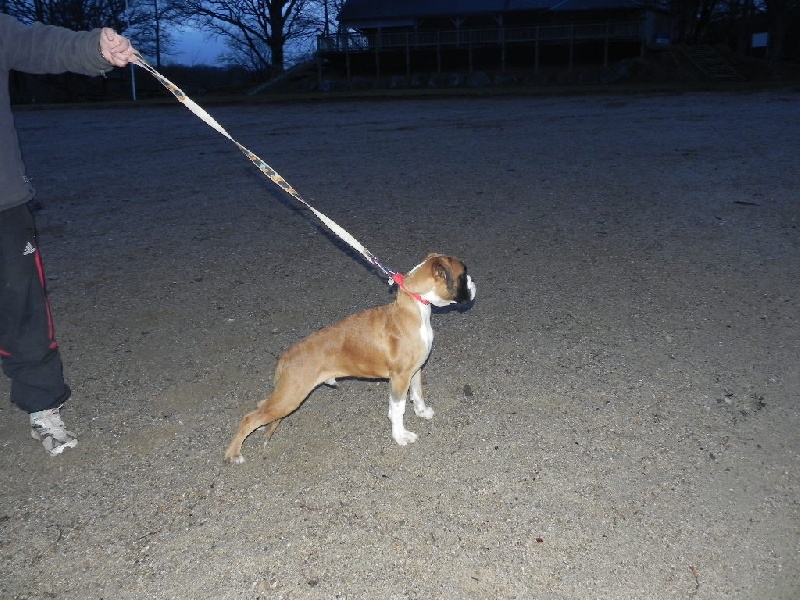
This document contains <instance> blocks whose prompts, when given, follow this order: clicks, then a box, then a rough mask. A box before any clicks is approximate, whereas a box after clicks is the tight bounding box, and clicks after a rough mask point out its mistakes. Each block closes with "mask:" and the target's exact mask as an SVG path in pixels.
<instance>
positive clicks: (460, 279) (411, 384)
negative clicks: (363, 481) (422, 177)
mask: <svg viewBox="0 0 800 600" xmlns="http://www.w3.org/2000/svg"><path fill="white" fill-rule="evenodd" d="M396 281H397V280H396ZM398 283H399V289H398V291H397V296H396V298H395V300H394V302H392V303H391V304H388V305H386V306H379V307H376V308H372V309H369V310H365V311H363V312H360V313H357V314H354V315H351V316H349V317H346V318H345V319H343V320H341V321H339V322H338V323H335V324H334V325H331V326H330V327H326V328H325V329H321V330H320V331H317V332H315V333H312V334H311V335H309V336H308V337H306V338H305V339H303V340H301V341H299V342H298V343H297V344H295V345H294V346H292V347H291V348H289V350H287V351H286V352H285V353H284V354H283V355H282V356H281V357H280V359H279V360H278V366H277V367H276V369H275V386H274V389H273V391H272V393H271V394H270V395H269V396H268V397H267V398H266V399H265V400H262V401H261V402H260V403H259V404H258V408H256V410H254V411H253V412H251V413H248V414H247V415H245V416H244V418H243V419H242V422H241V423H240V425H239V429H238V430H237V431H236V435H234V436H233V441H231V444H230V446H228V449H227V451H226V452H225V460H226V461H227V462H229V463H242V462H244V457H243V456H242V444H243V443H244V440H245V439H246V438H247V436H248V435H250V434H251V433H252V432H253V431H255V430H256V429H258V428H259V427H262V426H264V425H268V427H267V429H266V431H265V435H266V439H267V440H269V439H270V438H271V437H272V434H273V433H275V430H276V429H277V428H278V425H279V424H280V421H281V419H282V418H283V417H285V416H286V415H288V414H289V413H291V412H292V411H294V410H295V409H297V407H298V406H300V404H301V403H302V402H303V400H305V399H306V397H307V396H308V395H309V394H310V393H311V391H312V390H314V388H316V387H317V386H318V385H320V384H322V383H327V384H328V385H335V384H336V378H337V377H338V378H341V377H357V378H362V379H388V380H389V420H390V421H391V424H392V437H393V438H394V440H395V441H396V442H397V443H398V444H400V445H401V446H405V445H406V444H409V443H411V442H414V441H416V439H417V435H416V434H415V433H412V432H411V431H408V430H407V429H406V428H405V427H404V425H403V414H404V413H405V410H406V396H407V395H409V392H410V395H411V401H412V402H413V404H414V412H415V413H416V414H417V416H419V417H422V418H423V419H430V418H432V417H433V409H432V408H430V407H429V406H427V405H426V404H425V401H424V400H423V399H422V378H421V369H422V365H423V364H424V363H425V361H426V360H427V359H428V355H429V354H430V351H431V346H432V344H433V330H432V329H431V304H432V305H434V306H440V307H441V306H448V305H449V304H454V303H459V304H462V303H466V302H469V301H471V300H472V299H474V298H475V283H474V282H473V281H472V278H471V277H470V276H469V275H467V267H466V266H465V265H464V263H462V262H461V261H460V260H458V259H456V258H452V257H450V256H444V255H441V254H429V255H428V256H427V257H426V258H425V260H424V261H423V262H422V263H420V264H419V265H417V266H416V267H414V268H413V269H412V270H411V271H410V272H409V273H408V274H407V275H406V276H405V277H403V278H401V279H400V281H398Z"/></svg>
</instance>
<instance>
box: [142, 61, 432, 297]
mask: <svg viewBox="0 0 800 600" xmlns="http://www.w3.org/2000/svg"><path fill="white" fill-rule="evenodd" d="M135 64H137V65H138V66H140V67H141V68H143V69H144V70H145V71H147V72H148V73H150V74H151V75H152V76H153V77H155V78H156V80H157V81H158V82H159V83H161V85H163V86H164V87H165V88H167V90H169V91H170V92H172V95H173V96H175V97H176V98H177V99H178V101H179V102H180V103H181V104H183V105H184V106H186V108H188V109H189V110H190V111H192V112H193V113H194V114H195V115H197V116H198V117H199V118H200V119H201V120H202V121H203V122H204V123H206V125H208V126H209V127H211V128H212V129H215V130H217V131H218V132H219V133H220V134H222V135H223V136H225V137H226V138H228V139H229V140H230V141H231V142H233V143H234V144H235V145H236V147H237V148H239V150H241V151H242V153H243V154H244V155H245V156H246V157H247V158H249V159H250V162H252V163H253V164H254V165H255V166H256V167H258V170H259V171H261V172H262V173H263V174H264V175H266V176H267V177H269V178H270V180H271V181H272V182H273V183H274V184H275V185H277V186H278V187H279V188H281V189H282V190H283V191H284V192H286V193H287V194H289V195H290V196H291V197H292V198H294V199H295V200H297V201H298V202H300V203H301V204H302V205H303V206H305V207H306V208H308V209H309V210H310V211H311V212H313V213H314V214H315V215H316V216H317V218H318V219H319V220H320V221H322V222H323V223H324V224H325V225H326V226H327V227H328V229H330V230H331V231H332V232H333V233H335V234H336V235H337V236H339V238H340V239H342V240H344V241H345V242H347V243H348V244H349V245H350V246H351V247H352V248H353V249H355V250H356V251H358V253H359V254H361V256H363V257H364V258H366V259H367V261H368V262H369V263H370V264H371V265H374V266H376V267H378V268H379V269H380V270H381V271H383V273H384V275H387V276H388V277H389V285H392V283H396V284H397V285H398V287H400V288H402V289H403V290H404V291H405V292H406V293H407V294H409V295H410V296H412V297H414V298H416V299H417V300H419V301H420V302H422V303H423V304H429V303H428V301H427V300H425V299H423V298H422V297H421V296H420V295H419V294H415V293H414V292H410V291H409V290H407V289H406V288H405V286H404V285H403V278H404V276H403V274H402V273H398V272H396V271H392V270H391V269H389V268H387V267H385V266H384V265H382V264H381V263H380V261H379V260H378V258H377V257H376V256H375V255H374V254H373V253H372V252H370V251H369V250H367V249H366V248H365V247H364V246H363V244H361V242H359V241H358V240H357V239H356V238H354V237H353V236H352V235H350V234H349V233H348V232H347V230H345V229H344V228H343V227H342V226H340V225H339V224H338V223H336V222H335V221H334V220H333V219H330V218H329V217H327V216H326V215H325V214H323V213H321V212H320V211H318V210H317V209H316V208H314V207H313V206H311V205H310V204H309V203H308V202H306V201H305V199H304V198H303V197H302V196H301V195H300V194H299V192H298V191H297V190H295V189H294V188H293V187H292V186H291V185H290V184H289V182H288V181H286V180H285V179H284V178H283V177H281V175H280V174H279V173H278V172H277V171H276V170H275V169H273V168H272V167H270V166H269V165H268V164H267V163H266V162H264V161H263V160H262V159H261V158H259V157H258V156H257V155H256V154H254V153H253V152H251V151H250V150H249V149H247V148H246V147H245V146H243V145H242V144H240V143H239V142H237V141H236V140H235V139H234V138H233V136H231V134H229V133H228V132H227V131H226V130H225V128H224V127H222V125H220V124H219V123H218V122H217V121H216V120H215V119H214V118H213V117H212V116H211V115H210V114H208V112H206V111H205V110H204V109H203V108H202V107H200V106H199V105H198V104H197V103H196V102H195V101H194V100H192V99H191V98H189V96H187V95H186V94H185V93H184V92H183V90H182V89H181V88H179V87H178V86H177V85H175V84H174V83H172V82H171V81H170V80H169V79H167V78H166V77H164V76H163V75H162V74H161V73H159V72H158V71H156V69H155V68H153V67H152V66H151V65H150V64H149V63H148V62H147V61H146V60H145V59H144V58H143V57H142V55H141V54H138V53H137V54H136V57H135Z"/></svg>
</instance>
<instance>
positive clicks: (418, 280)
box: [405, 254, 475, 306]
mask: <svg viewBox="0 0 800 600" xmlns="http://www.w3.org/2000/svg"><path fill="white" fill-rule="evenodd" d="M405 284H406V286H407V287H408V289H409V290H411V291H413V292H416V293H417V294H419V295H420V296H421V297H422V298H423V299H424V300H427V301H428V302H430V303H431V304H433V305H434V306H447V305H449V304H456V303H458V304H463V303H466V302H470V301H471V300H474V299H475V282H474V281H472V277H470V276H469V275H467V266H466V265H465V264H464V263H463V262H461V261H460V260H458V259H457V258H453V257H452V256H445V255H443V254H429V255H428V256H427V257H426V258H425V260H424V261H422V262H421V263H420V264H418V265H417V266H416V267H414V268H413V269H411V271H409V273H408V275H407V276H406V279H405Z"/></svg>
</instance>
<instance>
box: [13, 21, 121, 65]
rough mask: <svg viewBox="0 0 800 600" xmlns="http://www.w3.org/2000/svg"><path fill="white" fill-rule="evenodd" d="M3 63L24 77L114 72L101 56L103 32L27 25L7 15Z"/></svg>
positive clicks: (39, 24)
mask: <svg viewBox="0 0 800 600" xmlns="http://www.w3.org/2000/svg"><path fill="white" fill-rule="evenodd" d="M0 63H2V66H3V67H4V70H11V69H14V70H17V71H24V72H25V73H64V72H66V71H71V72H73V73H80V74H83V75H100V74H102V73H105V72H106V71H110V70H111V69H112V68H113V67H112V66H111V65H110V64H109V63H108V62H106V60H105V59H104V58H103V57H102V55H101V54H100V29H94V30H92V31H71V30H69V29H64V28H63V27H54V26H52V25H42V24H41V23H34V24H33V25H24V24H22V23H20V22H19V21H17V20H16V19H15V18H14V17H10V16H8V15H0Z"/></svg>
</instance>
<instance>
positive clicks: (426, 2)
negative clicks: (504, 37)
mask: <svg viewBox="0 0 800 600" xmlns="http://www.w3.org/2000/svg"><path fill="white" fill-rule="evenodd" d="M643 7H644V5H643V3H642V2H639V1H637V0H347V1H346V2H345V3H344V6H342V9H341V11H339V21H340V22H347V21H364V20H382V19H384V20H387V19H388V20H404V19H410V18H415V17H440V16H450V15H459V16H466V15H481V14H499V13H508V12H517V11H548V10H551V11H571V10H613V9H625V8H643Z"/></svg>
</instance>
